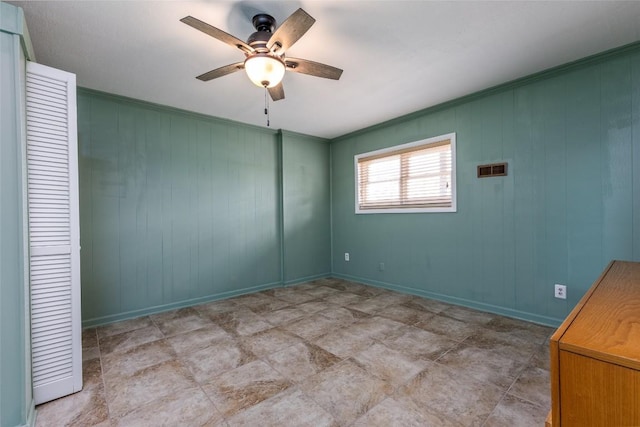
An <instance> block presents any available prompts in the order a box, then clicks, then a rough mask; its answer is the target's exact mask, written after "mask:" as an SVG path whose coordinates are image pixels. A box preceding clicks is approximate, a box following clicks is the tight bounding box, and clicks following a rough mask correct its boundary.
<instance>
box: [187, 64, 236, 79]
mask: <svg viewBox="0 0 640 427" xmlns="http://www.w3.org/2000/svg"><path fill="white" fill-rule="evenodd" d="M243 68H244V62H236V63H235V64H229V65H225V66H224V67H220V68H216V69H215V70H211V71H208V72H206V73H204V74H200V75H199V76H198V77H196V79H198V80H202V81H203V82H208V81H209V80H213V79H217V78H218V77H222V76H226V75H227V74H231V73H235V72H236V71H238V70H242V69H243Z"/></svg>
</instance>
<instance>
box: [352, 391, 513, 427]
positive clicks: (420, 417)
mask: <svg viewBox="0 0 640 427" xmlns="http://www.w3.org/2000/svg"><path fill="white" fill-rule="evenodd" d="M514 425H515V424H514ZM391 426H402V427H449V426H456V427H457V426H460V427H462V424H458V423H455V422H453V421H452V420H448V419H446V418H444V417H442V416H437V415H434V414H431V413H429V412H428V408H421V407H419V406H418V405H416V403H415V402H414V401H412V400H411V399H409V398H408V397H406V396H399V397H389V398H387V399H385V400H383V401H382V402H381V403H379V404H378V405H376V406H375V407H374V408H373V409H372V410H370V411H369V412H367V413H366V414H365V415H363V416H362V417H360V418H359V419H358V420H357V421H356V422H355V423H353V427H391Z"/></svg>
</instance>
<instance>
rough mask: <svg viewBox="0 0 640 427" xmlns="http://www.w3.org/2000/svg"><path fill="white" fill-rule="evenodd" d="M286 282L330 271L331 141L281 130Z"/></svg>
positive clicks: (301, 279)
mask: <svg viewBox="0 0 640 427" xmlns="http://www.w3.org/2000/svg"><path fill="white" fill-rule="evenodd" d="M281 135H282V194H283V214H282V218H283V236H284V245H283V249H284V253H283V261H284V268H283V274H284V283H285V284H291V283H296V282H301V281H304V280H309V279H312V278H315V277H321V276H326V275H328V274H330V272H331V265H330V264H331V261H330V251H331V230H330V227H331V223H330V218H329V215H330V212H329V205H330V199H329V143H328V141H326V140H324V139H321V138H314V137H310V136H305V135H299V134H295V133H291V132H284V131H283V132H281Z"/></svg>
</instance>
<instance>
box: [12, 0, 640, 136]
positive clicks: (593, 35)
mask: <svg viewBox="0 0 640 427" xmlns="http://www.w3.org/2000/svg"><path fill="white" fill-rule="evenodd" d="M8 3H12V4H15V5H18V6H20V7H22V8H23V9H24V11H25V15H26V19H27V25H28V28H29V32H30V34H31V38H32V41H33V46H34V50H35V54H36V59H37V61H38V62H40V63H42V64H45V65H50V66H52V67H56V68H60V69H63V70H67V71H70V72H73V73H75V74H76V75H77V82H78V85H79V86H82V87H87V88H91V89H97V90H100V91H104V92H109V93H114V94H118V95H124V96H128V97H132V98H137V99H141V100H145V101H150V102H154V103H158V104H163V105H169V106H173V107H177V108H181V109H185V110H189V111H195V112H198V113H204V114H208V115H212V116H217V117H223V118H227V119H231V120H236V121H240V122H243V123H250V124H254V125H258V126H265V125H266V120H265V116H264V114H263V107H264V93H263V89H261V88H258V87H256V86H254V85H253V84H252V83H251V82H250V81H249V79H248V78H247V76H246V75H245V74H244V73H243V72H237V73H235V74H232V75H228V76H225V77H221V78H219V79H216V80H212V81H210V82H206V83H205V82H201V81H199V80H196V79H195V76H197V75H199V74H202V73H203V72H206V71H209V70H211V69H214V68H218V67H220V66H223V65H227V64H230V63H233V62H238V61H241V60H242V59H243V55H242V53H241V52H240V51H239V50H237V49H233V48H231V47H230V46H228V45H226V44H224V43H222V42H220V41H218V40H216V39H213V38H211V37H209V36H207V35H205V34H203V33H201V32H199V31H197V30H195V29H193V28H191V27H189V26H187V25H185V24H183V23H181V22H179V19H180V18H183V17H184V16H187V15H192V16H194V17H196V18H199V19H201V20H203V21H205V22H208V23H209V24H211V25H213V26H216V27H218V28H220V29H222V30H224V31H226V32H228V33H231V34H233V35H235V36H236V37H238V38H240V39H242V40H246V38H247V37H248V36H249V34H251V33H252V32H253V31H254V29H253V27H252V25H251V17H252V16H253V15H254V14H255V13H258V12H266V13H269V14H271V15H273V16H274V17H275V18H276V20H277V21H278V22H279V23H281V22H282V21H284V19H285V18H286V17H287V16H289V15H290V14H291V13H293V12H294V11H295V10H296V9H297V8H298V7H302V8H303V9H304V10H305V11H307V12H308V13H309V14H310V15H311V16H313V17H314V18H315V19H316V21H317V22H316V23H315V25H314V26H313V27H311V29H310V30H309V32H307V33H306V34H305V35H304V37H303V38H302V39H300V41H299V42H298V43H296V44H295V45H294V46H293V47H292V48H291V49H290V50H289V51H288V52H287V54H288V56H291V57H299V58H305V59H310V60H313V61H317V62H323V63H326V64H329V65H333V66H336V67H339V68H342V69H344V73H343V75H342V78H341V79H340V80H339V81H333V80H326V79H320V78H316V77H311V76H307V75H302V74H296V73H287V75H286V76H285V78H284V88H285V93H286V99H284V100H282V101H278V102H276V103H272V104H271V127H272V128H274V129H279V128H282V129H286V130H289V131H295V132H301V133H305V134H309V135H316V136H321V137H327V138H333V137H336V136H340V135H343V134H345V133H349V132H352V131H355V130H358V129H361V128H364V127H367V126H370V125H373V124H376V123H380V122H383V121H386V120H389V119H392V118H394V117H398V116H401V115H404V114H407V113H410V112H413V111H416V110H420V109H422V108H426V107H430V106H433V105H437V104H439V103H442V102H444V101H448V100H451V99H455V98H458V97H460V96H463V95H467V94H470V93H473V92H476V91H479V90H482V89H486V88H489V87H492V86H495V85H497V84H500V83H504V82H507V81H510V80H513V79H517V78H519V77H523V76H526V75H529V74H532V73H535V72H538V71H541V70H544V69H547V68H550V67H554V66H557V65H561V64H564V63H567V62H570V61H573V60H576V59H579V58H583V57H585V56H588V55H592V54H595V53H598V52H602V51H604V50H607V49H611V48H614V47H617V46H622V45H624V44H627V43H631V42H635V41H638V40H640V1H630V2H622V1H586V2H583V1H570V2H568V1H567V2H565V1H548V2H542V1H502V2H500V1H473V2H463V1H440V2H432V1H347V0H343V1H306V0H305V1H266V0H261V1H241V2H232V1H206V0H200V1H49V2H40V1H27V2H19V1H10V2H8Z"/></svg>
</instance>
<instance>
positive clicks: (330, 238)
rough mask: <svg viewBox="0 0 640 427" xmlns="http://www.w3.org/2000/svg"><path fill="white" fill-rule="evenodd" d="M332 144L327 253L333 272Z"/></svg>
mask: <svg viewBox="0 0 640 427" xmlns="http://www.w3.org/2000/svg"><path fill="white" fill-rule="evenodd" d="M333 245H334V240H333V144H331V145H329V252H330V254H329V255H330V256H331V260H330V264H329V268H331V271H332V272H334V271H335V268H334V263H333Z"/></svg>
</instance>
